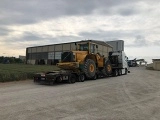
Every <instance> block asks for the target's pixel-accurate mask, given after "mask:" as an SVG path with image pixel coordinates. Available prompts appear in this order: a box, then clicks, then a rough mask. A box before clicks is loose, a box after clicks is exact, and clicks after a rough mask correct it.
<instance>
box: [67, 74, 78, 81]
mask: <svg viewBox="0 0 160 120" xmlns="http://www.w3.org/2000/svg"><path fill="white" fill-rule="evenodd" d="M68 82H69V83H75V82H76V76H75V75H74V74H71V75H70V77H69V80H68Z"/></svg>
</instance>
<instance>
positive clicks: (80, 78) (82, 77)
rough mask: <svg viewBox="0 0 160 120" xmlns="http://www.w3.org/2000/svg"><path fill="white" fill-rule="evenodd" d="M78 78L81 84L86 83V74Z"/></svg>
mask: <svg viewBox="0 0 160 120" xmlns="http://www.w3.org/2000/svg"><path fill="white" fill-rule="evenodd" d="M78 78H79V82H84V80H85V75H84V74H80V75H79V77H78Z"/></svg>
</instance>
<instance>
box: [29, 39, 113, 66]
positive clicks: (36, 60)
mask: <svg viewBox="0 0 160 120" xmlns="http://www.w3.org/2000/svg"><path fill="white" fill-rule="evenodd" d="M85 42H92V43H96V44H98V48H97V51H96V52H98V53H100V54H101V55H104V56H108V53H109V51H112V49H113V48H112V46H110V45H109V44H107V43H106V42H104V41H97V40H82V41H77V42H69V43H61V44H52V45H44V46H35V47H28V48H26V62H27V64H48V65H54V64H56V63H58V62H59V61H60V60H61V53H62V52H66V51H71V50H76V49H77V48H76V45H77V44H83V43H85Z"/></svg>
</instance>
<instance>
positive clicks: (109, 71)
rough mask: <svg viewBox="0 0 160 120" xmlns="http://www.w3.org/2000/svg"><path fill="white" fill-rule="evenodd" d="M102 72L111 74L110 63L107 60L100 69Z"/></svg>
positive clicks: (106, 74)
mask: <svg viewBox="0 0 160 120" xmlns="http://www.w3.org/2000/svg"><path fill="white" fill-rule="evenodd" d="M102 73H103V75H105V76H108V75H111V74H112V65H111V63H110V62H109V61H107V62H106V63H105V65H104V67H103V69H102Z"/></svg>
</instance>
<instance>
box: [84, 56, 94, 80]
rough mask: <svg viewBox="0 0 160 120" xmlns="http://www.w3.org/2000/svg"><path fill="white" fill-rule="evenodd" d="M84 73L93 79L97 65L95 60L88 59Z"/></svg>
mask: <svg viewBox="0 0 160 120" xmlns="http://www.w3.org/2000/svg"><path fill="white" fill-rule="evenodd" d="M84 73H85V75H86V77H87V78H92V77H94V76H95V74H96V64H95V62H94V61H93V60H91V59H87V60H86V62H85V64H84Z"/></svg>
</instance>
